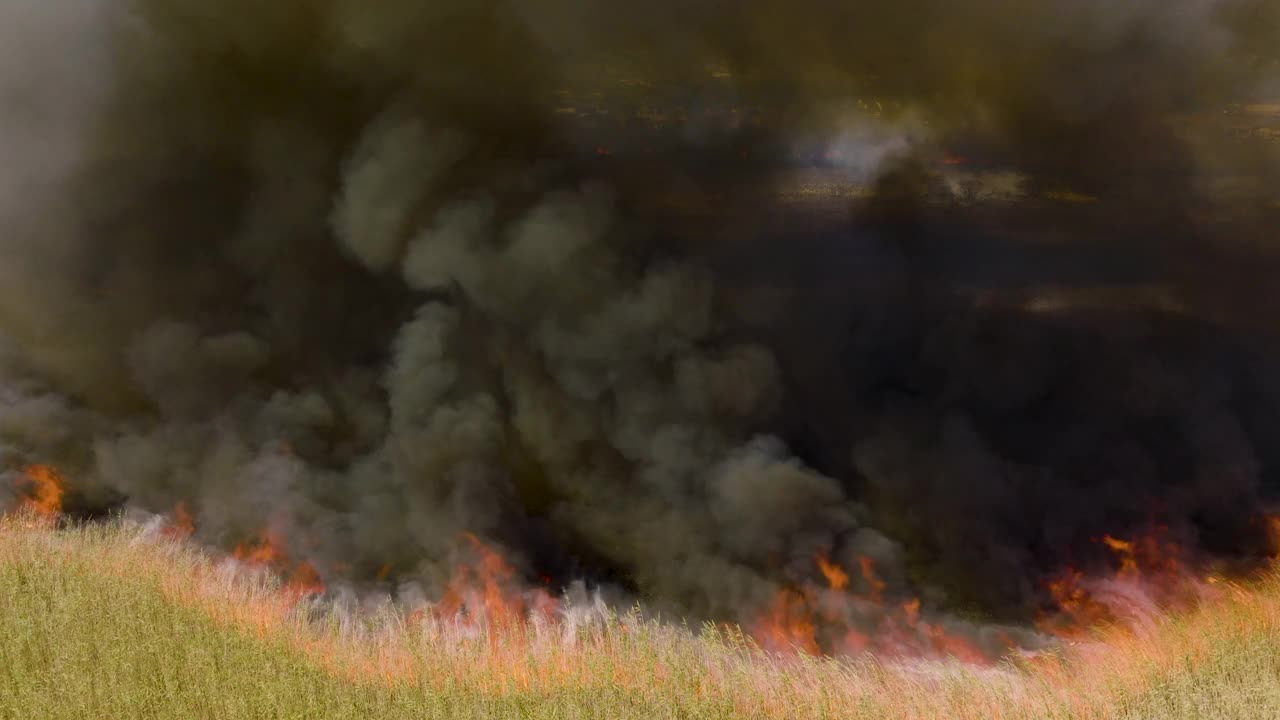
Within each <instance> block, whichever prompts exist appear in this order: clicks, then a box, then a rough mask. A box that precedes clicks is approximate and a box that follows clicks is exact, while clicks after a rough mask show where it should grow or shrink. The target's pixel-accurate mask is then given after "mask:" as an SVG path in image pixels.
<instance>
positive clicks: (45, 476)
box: [20, 465, 65, 517]
mask: <svg viewBox="0 0 1280 720" xmlns="http://www.w3.org/2000/svg"><path fill="white" fill-rule="evenodd" d="M22 475H23V478H24V480H25V482H24V484H25V485H26V488H25V492H26V494H27V497H26V498H24V499H23V500H22V503H21V505H20V507H21V508H23V509H27V510H31V511H34V512H35V513H37V514H39V515H42V516H44V517H54V516H56V515H57V514H58V513H60V512H62V496H63V495H64V494H65V490H64V487H65V484H64V483H63V480H62V475H61V474H59V473H58V470H57V469H56V468H54V467H53V466H52V465H28V466H27V467H25V468H23V469H22Z"/></svg>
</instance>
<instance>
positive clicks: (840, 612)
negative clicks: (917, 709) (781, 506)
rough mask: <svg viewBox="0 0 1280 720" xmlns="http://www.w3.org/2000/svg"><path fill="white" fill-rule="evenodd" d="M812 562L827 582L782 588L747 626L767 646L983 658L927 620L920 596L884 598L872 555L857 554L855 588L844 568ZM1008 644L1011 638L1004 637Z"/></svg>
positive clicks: (788, 649)
mask: <svg viewBox="0 0 1280 720" xmlns="http://www.w3.org/2000/svg"><path fill="white" fill-rule="evenodd" d="M815 562H816V565H817V567H818V571H819V572H820V573H821V575H822V576H823V578H825V580H826V583H827V586H826V587H819V586H817V585H814V584H809V583H802V584H801V585H800V586H799V587H798V588H783V589H781V590H779V591H778V592H777V594H776V595H775V596H774V598H773V601H772V602H771V603H770V604H769V606H768V607H767V608H766V609H765V611H764V612H763V613H762V614H761V616H760V617H759V618H758V619H757V620H756V621H755V622H754V623H752V624H751V625H750V627H749V630H750V632H751V635H752V637H753V638H755V640H756V642H757V643H758V644H759V645H760V646H761V647H763V648H764V649H765V650H768V651H770V652H777V653H784V654H786V653H796V652H799V653H805V654H809V655H817V654H819V653H820V652H822V651H823V649H829V650H830V651H831V652H832V653H834V654H837V655H860V654H862V653H868V652H869V653H874V654H877V655H881V656H885V657H898V658H902V657H921V658H938V659H942V658H949V657H954V658H958V659H961V660H964V661H966V662H973V663H982V662H986V661H987V654H986V653H984V652H983V651H982V650H981V649H980V648H979V647H978V646H977V645H976V644H974V643H973V642H972V641H970V640H968V639H967V638H965V637H963V636H961V635H957V634H955V633H953V632H950V631H948V630H947V628H945V627H944V626H943V625H942V624H940V623H932V622H927V621H925V620H924V619H923V618H922V615H921V612H920V608H921V602H920V599H919V598H916V597H911V598H907V599H905V600H903V601H901V602H898V603H889V602H886V600H885V597H884V596H885V590H886V589H887V588H888V583H886V582H885V580H884V579H883V578H881V577H880V575H879V573H878V572H877V571H876V565H875V561H874V560H873V559H872V558H869V557H861V558H858V561H857V564H858V574H859V576H860V579H861V583H860V588H859V589H857V590H853V589H851V588H850V580H851V576H850V575H849V573H848V572H847V571H846V570H845V569H844V568H842V567H840V566H839V565H837V564H835V563H833V562H831V560H829V559H828V558H827V557H826V556H824V555H819V556H818V557H817V558H815ZM1011 645H1012V641H1007V642H1006V646H1011ZM1006 649H1007V648H1006Z"/></svg>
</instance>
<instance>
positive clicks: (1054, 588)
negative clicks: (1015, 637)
mask: <svg viewBox="0 0 1280 720" xmlns="http://www.w3.org/2000/svg"><path fill="white" fill-rule="evenodd" d="M1167 530H1168V528H1166V527H1164V526H1159V525H1158V526H1156V527H1154V528H1153V529H1152V530H1151V531H1150V532H1148V533H1146V534H1144V535H1142V536H1139V537H1136V538H1134V539H1123V538H1117V537H1115V536H1112V535H1104V536H1103V537H1102V538H1100V539H1098V540H1097V542H1099V543H1100V544H1102V545H1105V546H1106V547H1107V548H1108V549H1109V550H1110V551H1111V553H1112V554H1113V556H1114V558H1115V560H1116V561H1118V563H1119V568H1118V569H1115V570H1113V571H1111V572H1109V573H1103V574H1101V575H1097V576H1086V575H1085V574H1084V573H1082V572H1080V571H1079V570H1077V569H1075V568H1072V567H1068V568H1067V570H1066V571H1064V572H1063V573H1062V574H1061V575H1060V576H1058V577H1056V578H1054V579H1052V580H1050V581H1049V582H1048V583H1047V590H1048V592H1049V595H1050V597H1051V598H1052V601H1053V606H1054V607H1053V610H1052V611H1051V612H1049V613H1045V614H1042V615H1041V616H1040V617H1039V618H1038V619H1037V623H1036V624H1037V627H1039V628H1040V629H1041V630H1042V631H1044V632H1049V633H1051V634H1055V635H1058V636H1060V637H1075V636H1079V635H1081V634H1082V633H1084V632H1087V631H1088V630H1090V629H1091V628H1096V627H1100V626H1116V625H1124V624H1125V623H1126V622H1127V621H1129V620H1132V619H1133V618H1134V610H1135V608H1134V598H1139V599H1141V600H1142V601H1143V602H1144V603H1148V604H1150V605H1151V606H1154V607H1162V608H1172V607H1180V606H1184V605H1187V604H1189V603H1191V602H1194V601H1195V600H1197V599H1199V598H1201V597H1203V596H1205V595H1206V594H1207V593H1210V591H1211V590H1212V588H1213V586H1215V585H1218V583H1219V578H1217V577H1216V576H1215V575H1214V574H1213V573H1212V572H1208V573H1199V572H1197V571H1196V569H1195V568H1194V567H1192V566H1191V565H1190V564H1189V563H1188V562H1187V560H1186V558H1185V556H1184V553H1183V550H1182V548H1181V547H1180V546H1179V545H1178V544H1177V543H1175V542H1172V541H1170V540H1168V539H1167V538H1166V537H1165V535H1166V533H1167ZM1117 583H1122V584H1123V586H1124V587H1127V588H1129V590H1128V591H1126V592H1124V593H1119V594H1117V593H1116V592H1115V590H1114V588H1115V587H1117ZM1108 588H1110V589H1111V590H1110V592H1106V591H1107V590H1108ZM1139 614H1140V613H1139Z"/></svg>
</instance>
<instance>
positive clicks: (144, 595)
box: [0, 517, 1280, 720]
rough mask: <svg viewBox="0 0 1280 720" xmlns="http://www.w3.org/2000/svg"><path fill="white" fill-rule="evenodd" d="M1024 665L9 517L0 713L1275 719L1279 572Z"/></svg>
mask: <svg viewBox="0 0 1280 720" xmlns="http://www.w3.org/2000/svg"><path fill="white" fill-rule="evenodd" d="M1224 587H1225V588H1226V589H1225V590H1224V591H1223V593H1222V596H1221V597H1220V598H1218V599H1216V600H1214V601H1213V602H1211V603H1207V604H1205V605H1203V606H1202V607H1200V608H1197V609H1193V610H1191V611H1189V612H1186V613H1183V614H1180V615H1176V616H1169V617H1163V618H1157V619H1155V620H1153V621H1152V623H1151V624H1149V625H1148V626H1147V627H1145V628H1143V629H1142V630H1140V631H1138V630H1130V631H1121V630H1118V629H1112V630H1109V631H1105V632H1102V633H1101V634H1100V635H1099V636H1098V638H1097V641H1096V642H1091V643H1089V644H1086V645H1081V646H1078V647H1074V648H1072V649H1070V650H1068V651H1065V652H1064V653H1062V654H1061V655H1060V656H1046V657H1041V658H1039V659H1036V660H1028V661H1023V662H1021V663H1019V664H1018V665H1016V666H1015V665H1013V664H1010V665H1007V666H1004V667H998V668H974V667H965V666H961V665H958V664H945V663H929V664H923V663H921V664H914V665H902V666H894V667H888V666H883V665H879V664H876V663H873V662H870V661H867V662H860V663H843V664H842V663H836V662H834V661H822V660H814V659H800V660H787V659H783V658H778V657H771V656H766V655H764V654H763V653H760V652H759V651H757V650H755V649H754V648H753V647H752V646H751V645H750V643H748V642H747V641H745V640H743V639H742V638H741V637H739V636H736V635H734V634H733V633H726V632H719V633H706V634H703V635H701V636H696V637H695V636H694V635H693V634H692V633H689V632H687V631H684V630H681V629H679V628H672V627H667V626H660V625H657V624H653V623H649V622H644V621H641V620H640V619H639V618H638V617H636V616H634V615H632V616H623V617H617V616H611V615H608V614H607V613H606V614H604V615H597V616H596V617H595V620H594V621H592V622H586V621H583V622H575V621H570V620H561V621H558V622H556V623H551V624H537V625H527V626H520V627H509V628H506V629H490V630H488V631H484V632H480V633H478V634H474V633H473V634H467V633H464V632H461V631H460V630H458V629H457V628H456V627H454V626H450V625H448V624H441V623H438V622H432V621H421V620H413V619H410V618H406V617H405V616H404V615H403V614H402V613H393V612H389V611H388V612H374V611H370V612H361V613H343V612H340V611H338V610H335V609H331V608H330V609H325V608H318V607H310V606H308V605H307V604H306V603H305V602H304V603H301V604H295V603H293V602H292V601H290V600H289V599H288V598H287V597H285V596H283V595H282V594H281V593H280V592H279V591H278V588H276V587H274V586H273V585H272V583H271V581H270V580H267V579H263V578H261V577H256V578H255V577H252V576H247V575H245V573H243V572H242V571H236V570H235V569H234V567H233V566H232V565H229V564H227V563H225V562H222V561H219V560H218V559H217V558H214V557H212V556H209V555H207V554H204V553H202V552H201V551H199V550H198V549H196V548H194V547H192V546H190V545H189V544H187V543H184V542H180V541H174V540H171V539H165V538H163V537H162V536H160V535H156V534H144V533H143V532H142V530H141V529H139V528H138V527H137V526H131V525H127V524H124V523H115V524H110V525H105V526H93V527H83V528H74V529H63V530H57V529H54V528H52V527H51V526H50V525H48V524H47V523H40V522H37V521H34V520H33V519H32V518H29V517H25V518H9V519H7V520H0V718H5V719H8V718H13V719H14V720H18V719H19V718H21V719H23V720H26V719H28V718H68V719H71V718H74V719H76V720H80V719H83V718H308V719H310V718H366V717H367V718H380V719H381V718H387V719H394V718H504V719H505V718H566V719H567V718H624V719H625V718H691V719H692V718H708V719H711V718H737V717H760V718H903V719H906V718H973V719H977V718H1017V719H1030V718H1152V719H1153V720H1154V719H1158V718H1215V719H1216V718H1250V719H1254V718H1273V717H1280V578H1277V577H1274V576H1273V577H1268V578H1265V579H1263V580H1262V581H1259V582H1258V583H1257V584H1256V585H1253V586H1250V587H1249V588H1247V589H1246V588H1243V587H1240V586H1235V585H1224Z"/></svg>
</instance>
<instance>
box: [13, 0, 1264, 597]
mask: <svg viewBox="0 0 1280 720" xmlns="http://www.w3.org/2000/svg"><path fill="white" fill-rule="evenodd" d="M581 5H582V3H569V2H549V1H543V0H511V1H509V2H475V1H474V0H470V1H468V2H437V3H429V4H428V3H410V2H394V1H387V2H374V3H369V2H346V1H344V0H329V1H327V2H321V1H319V0H294V1H293V2H283V3H281V2H277V3H272V4H270V7H266V6H263V5H261V4H260V3H255V2H248V1H247V0H246V1H244V2H229V3H227V2H224V3H218V4H214V5H211V4H208V3H203V2H194V1H191V2H188V1H185V0H137V1H135V2H119V3H112V2H108V1H107V0H103V1H102V2H97V3H78V4H77V3H72V2H61V3H57V2H55V3H40V4H36V3H27V2H19V3H16V4H12V5H11V7H10V8H8V9H6V10H4V11H3V12H4V13H6V14H7V15H8V16H9V17H8V18H7V20H8V21H7V22H4V23H3V24H2V25H0V26H3V27H5V28H6V30H4V31H2V32H3V34H2V35H0V38H2V39H4V40H5V41H6V42H4V43H3V44H4V46H5V47H6V48H7V50H6V51H5V52H6V54H5V56H4V58H3V62H4V63H5V68H4V75H3V77H2V78H0V79H2V80H3V85H0V91H3V93H4V94H3V95H2V96H0V97H3V98H4V103H5V110H4V115H3V120H4V124H3V125H0V148H3V149H4V150H5V152H6V153H7V154H8V155H9V156H11V157H13V158H14V161H13V162H12V163H11V169H9V170H6V172H8V173H9V176H8V178H7V179H6V180H5V182H4V184H3V185H0V191H2V192H3V194H4V195H3V198H0V199H2V200H3V204H0V230H2V231H3V236H2V240H0V242H2V243H3V244H2V245H0V248H2V252H3V253H4V257H3V260H4V262H3V268H2V269H0V331H2V332H3V335H4V337H5V340H6V344H5V353H6V354H5V355H4V358H3V360H4V362H3V375H2V376H0V380H2V381H3V385H0V391H2V395H0V400H2V402H0V460H2V461H3V463H4V464H5V466H6V467H9V468H11V469H12V470H11V471H12V472H18V468H20V467H21V466H23V465H24V464H26V463H30V462H50V463H55V464H57V465H58V466H59V467H61V468H63V470H64V472H65V474H66V475H67V477H68V478H69V479H70V480H71V481H72V482H73V484H74V490H75V499H74V503H78V504H79V505H80V506H81V508H82V509H83V510H85V511H89V510H91V509H92V508H93V507H96V506H104V505H110V504H112V503H114V502H122V501H125V500H127V502H128V503H130V504H133V505H138V506H141V507H144V508H147V509H150V510H152V511H157V512H162V511H167V510H169V509H171V508H173V507H174V506H175V505H176V504H177V503H179V502H183V503H186V504H187V505H188V506H189V507H190V508H191V509H192V510H193V512H194V513H195V516H196V522H197V527H198V528H199V534H200V536H201V537H202V538H203V539H205V540H207V541H210V542H215V543H226V544H232V543H235V542H238V541H241V540H243V539H245V538H249V537H252V536H253V535H254V534H255V533H257V532H259V531H260V530H262V529H263V528H264V527H272V528H275V529H276V530H277V531H278V532H280V533H281V534H282V535H283V536H284V537H286V538H288V541H289V543H290V545H291V553H292V554H293V555H295V556H298V557H309V558H314V559H315V560H316V561H317V564H318V565H320V566H321V567H326V568H337V567H348V568H351V570H350V571H349V572H348V575H350V578H349V579H352V580H354V581H371V579H372V578H373V577H374V576H375V575H377V574H378V570H379V569H380V568H383V567H386V566H390V567H391V568H393V571H392V577H393V578H394V579H395V581H396V582H400V583H405V582H417V583H422V584H424V585H426V586H427V587H428V588H432V587H438V586H439V585H440V583H442V582H444V581H445V580H446V579H447V577H448V572H449V565H450V562H451V557H452V553H453V551H454V549H455V546H456V542H457V538H458V537H459V535H460V533H463V532H472V533H476V534H479V535H480V536H483V537H485V538H487V539H489V540H490V541H492V542H494V543H496V544H497V545H499V546H500V547H502V548H503V549H504V551H506V552H507V553H509V554H511V555H512V556H513V558H514V559H515V560H516V561H517V562H519V563H522V570H524V571H526V572H528V574H529V576H530V577H531V578H536V577H540V576H543V575H550V576H552V577H553V578H554V580H555V581H556V582H567V581H568V580H570V579H574V578H578V577H586V578H588V579H590V580H592V581H596V582H604V583H606V584H608V585H610V586H613V587H618V588H623V589H625V590H627V591H629V592H630V593H634V594H636V595H639V596H640V597H642V598H644V599H645V601H646V602H647V603H649V604H651V605H652V606H654V607H657V608H662V609H672V610H675V611H677V612H679V613H681V614H686V615H692V616H695V617H711V618H724V619H730V618H733V619H744V618H749V617H750V616H751V615H752V614H753V613H757V612H759V610H760V608H761V607H762V605H763V604H765V603H767V602H768V601H769V599H770V598H771V597H772V596H773V595H774V593H775V592H776V590H777V588H779V587H781V586H785V585H787V584H790V583H796V582H801V581H804V580H806V579H812V578H813V576H814V574H815V572H816V570H815V567H814V565H813V558H814V557H815V555H818V554H824V555H829V556H830V557H831V558H832V559H833V560H835V561H837V562H840V563H843V564H845V565H846V566H849V567H853V566H855V565H856V563H857V558H859V557H871V558H874V559H875V561H876V563H877V567H879V568H881V573H882V575H883V576H884V578H885V580H886V581H887V582H888V583H889V587H890V592H891V593H892V592H900V593H908V592H910V593H912V594H916V593H921V592H923V593H925V597H926V599H927V600H928V602H929V604H930V606H932V609H934V610H939V611H945V610H947V609H949V608H957V607H966V608H969V609H971V610H972V609H976V610H977V611H980V612H982V613H984V614H986V615H987V616H990V617H997V618H1001V619H1026V618H1027V617H1029V616H1030V615H1032V614H1034V613H1035V611H1036V610H1037V608H1038V605H1039V603H1040V602H1041V601H1042V600H1043V592H1044V591H1043V581H1044V579H1045V578H1047V577H1051V576H1053V575H1054V574H1055V573H1057V572H1059V571H1060V570H1061V569H1062V568H1063V567H1064V566H1066V565H1068V564H1073V565H1089V564H1090V563H1101V562H1104V561H1105V557H1106V555H1105V551H1101V550H1100V549H1099V548H1098V547H1097V545H1096V542H1095V540H1096V538H1097V537H1098V536H1099V535H1101V534H1106V533H1112V534H1125V533H1140V532H1145V531H1148V530H1150V529H1151V528H1153V527H1164V528H1167V529H1166V530H1165V531H1164V532H1167V533H1168V534H1169V535H1170V536H1171V537H1174V538H1176V539H1177V540H1178V542H1179V543H1181V544H1182V545H1184V546H1185V547H1187V548H1189V549H1190V550H1192V551H1193V552H1194V553H1195V554H1197V555H1199V556H1201V557H1204V558H1225V559H1228V560H1231V561H1233V562H1241V563H1244V564H1247V563H1248V562H1249V561H1250V560H1251V559H1252V558H1256V557H1259V556H1261V555H1262V554H1264V553H1265V552H1266V551H1267V550H1268V547H1267V543H1268V540H1267V537H1266V534H1265V527H1264V523H1263V522H1262V521H1263V517H1264V514H1265V513H1266V511H1267V505H1268V502H1269V499H1270V496H1271V495H1272V494H1273V493H1274V492H1275V490H1276V489H1277V485H1276V482H1277V480H1276V473H1277V470H1278V469H1280V468H1278V466H1277V463H1278V462H1280V455H1277V452H1278V451H1277V450H1276V449H1274V447H1273V446H1274V445H1275V440H1276V433H1277V431H1280V394H1278V393H1280V386H1277V384H1276V380H1275V379H1274V378H1276V377H1277V375H1276V373H1275V370H1276V369H1277V367H1276V366H1277V361H1278V360H1280V354H1278V353H1277V350H1278V349H1280V348H1277V338H1276V332H1275V331H1274V330H1273V329H1272V328H1271V326H1270V325H1271V323H1270V321H1269V313H1270V312H1271V311H1272V310H1274V309H1275V308H1276V307H1277V302H1276V301H1277V300H1278V299H1280V298H1278V297H1277V291H1276V289H1275V287H1274V283H1273V282H1272V281H1271V278H1272V277H1274V271H1275V270H1276V268H1277V252H1276V251H1277V246H1276V244H1275V238H1274V237H1273V236H1274V228H1275V227H1278V226H1280V225H1277V221H1278V220H1280V196H1277V195H1276V192H1275V189H1274V188H1275V187H1277V185H1276V184H1275V181H1276V180H1277V172H1278V171H1280V162H1278V158H1280V155H1278V150H1280V148H1278V147H1277V145H1276V143H1275V141H1274V139H1273V137H1274V134H1275V129H1274V128H1275V125H1277V124H1280V123H1277V122H1276V116H1277V115H1278V114H1280V113H1278V112H1277V110H1276V109H1275V108H1271V107H1270V106H1268V105H1266V104H1265V102H1266V100H1267V98H1269V97H1273V96H1275V95H1276V94H1277V93H1278V92H1280V85H1278V84H1277V83H1276V80H1277V79H1278V78H1280V73H1278V71H1277V65H1276V57H1275V48H1276V47H1280V44H1277V42H1276V41H1277V40H1280V29H1278V27H1280V26H1278V25H1277V19H1278V18H1280V8H1278V7H1277V4H1276V3H1274V2H1269V1H1264V0H1235V1H1232V2H1226V1H1223V2H1211V1H1209V0H1178V1H1177V2H1154V1H1153V2H1142V1H1138V0H1133V1H1131V2H1123V3H1115V2H1102V1H1101V0H1099V1H1097V2H1084V3H1070V4H1068V3H1059V2H1047V1H1037V2H1018V3H1013V2H1004V1H1003V0H983V1H981V2H977V3H975V2H967V3H952V2H946V1H944V0H910V1H908V2H902V1H899V2H895V3H891V4H877V3H836V2H829V1H826V0H800V1H799V2H797V1H796V0H790V1H789V2H772V1H771V0H770V1H765V0H746V1H745V2H743V1H739V2H733V3H726V2H712V1H710V0H708V1H704V2H692V3H691V2H687V1H686V2H672V3H663V2H658V3H657V4H656V5H655V4H654V3H646V4H644V6H643V11H641V10H639V9H637V8H635V7H633V5H632V4H629V3H612V2H607V3H591V4H590V7H589V8H587V9H584V8H582V7H580V6H581ZM68 57H70V58H71V60H70V61H68V60H67V58H68ZM19 62H21V63H22V65H21V67H22V68H24V69H19V65H18V63H19ZM74 503H73V504H74ZM334 572H335V573H336V572H337V571H336V570H335V571H334Z"/></svg>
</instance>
